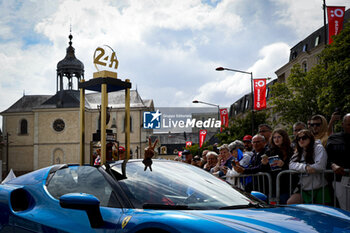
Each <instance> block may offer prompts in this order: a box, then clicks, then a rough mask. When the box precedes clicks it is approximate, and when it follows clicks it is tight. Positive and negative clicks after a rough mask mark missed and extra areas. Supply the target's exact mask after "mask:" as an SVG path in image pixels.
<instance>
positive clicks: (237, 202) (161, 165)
mask: <svg viewBox="0 0 350 233" xmlns="http://www.w3.org/2000/svg"><path fill="white" fill-rule="evenodd" d="M111 167H112V170H114V171H116V172H118V173H119V174H121V173H122V172H121V170H122V169H121V164H113V165H111ZM144 168H145V166H144V164H143V163H142V161H131V162H130V161H129V162H128V163H127V166H126V177H127V178H125V179H121V180H119V181H118V182H119V183H120V185H121V187H122V188H123V190H124V191H125V193H126V194H127V195H128V197H129V199H130V200H131V202H132V203H133V205H134V207H135V208H144V209H157V208H159V209H172V208H174V209H219V208H230V207H232V208H234V207H235V206H237V207H238V206H251V204H252V202H255V201H252V200H250V199H249V198H248V197H247V196H244V195H243V194H241V193H240V192H238V191H237V190H235V189H233V188H232V187H231V186H230V185H229V184H227V183H225V182H224V181H222V180H220V179H218V178H216V177H214V176H213V175H211V174H210V173H208V172H206V171H204V170H202V169H200V168H197V167H195V166H192V165H188V164H184V163H180V162H174V161H166V160H164V161H163V160H153V164H152V171H150V170H149V169H147V170H146V171H145V170H144Z"/></svg>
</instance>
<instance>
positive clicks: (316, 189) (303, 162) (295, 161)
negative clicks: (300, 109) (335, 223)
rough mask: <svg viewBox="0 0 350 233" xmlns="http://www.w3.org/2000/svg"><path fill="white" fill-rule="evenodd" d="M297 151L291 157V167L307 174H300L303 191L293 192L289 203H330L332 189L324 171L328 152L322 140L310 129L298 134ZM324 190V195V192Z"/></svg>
mask: <svg viewBox="0 0 350 233" xmlns="http://www.w3.org/2000/svg"><path fill="white" fill-rule="evenodd" d="M296 138H297V142H298V144H297V151H296V153H295V154H294V155H293V157H292V158H291V161H290V163H289V169H291V170H295V171H298V172H303V173H306V174H301V176H300V181H299V184H300V187H301V193H295V194H293V195H292V196H291V197H290V198H289V199H288V202H287V204H298V203H302V202H304V203H317V204H330V203H331V197H330V191H329V188H328V186H327V181H326V179H325V178H324V175H323V173H320V172H322V171H324V170H325V169H326V165H327V153H326V150H325V148H324V147H323V146H322V144H321V142H320V140H315V137H314V135H313V134H312V133H311V132H310V131H309V130H301V131H300V132H299V133H298V134H297V137H296ZM322 191H324V195H323V194H322V193H323V192H322Z"/></svg>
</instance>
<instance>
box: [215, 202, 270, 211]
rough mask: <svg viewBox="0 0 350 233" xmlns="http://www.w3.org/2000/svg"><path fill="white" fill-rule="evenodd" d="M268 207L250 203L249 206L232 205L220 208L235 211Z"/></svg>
mask: <svg viewBox="0 0 350 233" xmlns="http://www.w3.org/2000/svg"><path fill="white" fill-rule="evenodd" d="M265 207H266V206H264V205H262V204H261V203H249V204H247V205H231V206H224V207H220V208H219V209H220V210H234V209H245V208H265Z"/></svg>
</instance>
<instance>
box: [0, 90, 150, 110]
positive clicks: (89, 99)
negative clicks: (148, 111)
mask: <svg viewBox="0 0 350 233" xmlns="http://www.w3.org/2000/svg"><path fill="white" fill-rule="evenodd" d="M124 104H125V91H116V92H110V93H108V106H109V107H112V108H124ZM97 105H101V93H87V94H85V107H86V108H88V109H97ZM79 106H80V92H79V91H76V90H64V91H62V92H57V93H56V95H27V96H23V97H22V98H20V99H19V100H18V101H17V102H16V103H14V104H13V105H12V106H11V107H9V108H8V109H7V110H5V111H3V112H1V113H11V112H31V111H33V109H55V108H79ZM130 107H131V108H137V107H140V108H142V107H153V100H142V98H141V97H140V95H139V93H138V92H137V90H131V91H130Z"/></svg>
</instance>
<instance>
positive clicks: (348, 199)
mask: <svg viewBox="0 0 350 233" xmlns="http://www.w3.org/2000/svg"><path fill="white" fill-rule="evenodd" d="M344 171H345V172H346V173H347V174H349V172H350V169H344ZM319 173H321V174H322V183H323V182H324V180H325V179H326V178H325V174H333V177H332V180H331V181H330V183H329V182H328V181H327V182H328V186H329V187H330V188H331V187H332V188H333V206H334V207H336V206H337V196H336V189H337V188H336V184H335V182H334V181H336V174H335V173H334V172H333V170H324V171H322V172H319ZM293 174H299V179H303V174H307V173H305V172H297V171H293V170H284V171H281V172H280V173H279V174H278V175H277V178H276V197H274V198H275V200H276V203H277V204H279V201H280V192H281V190H280V186H281V185H280V184H281V176H283V175H289V184H290V185H289V195H290V196H291V195H292V192H293V190H292V175H293ZM328 178H331V177H330V176H328ZM312 181H313V179H312ZM312 184H313V183H312ZM345 188H346V199H345V200H346V203H345V206H346V209H347V210H350V186H346V187H345ZM302 192H303V190H302V189H301V190H300V193H301V195H302ZM348 195H349V196H348ZM311 200H312V203H313V200H314V193H313V190H312V191H311ZM322 204H325V187H323V188H322Z"/></svg>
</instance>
